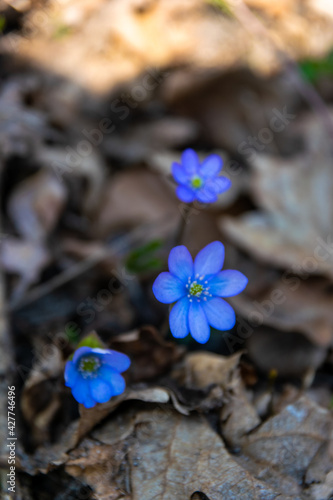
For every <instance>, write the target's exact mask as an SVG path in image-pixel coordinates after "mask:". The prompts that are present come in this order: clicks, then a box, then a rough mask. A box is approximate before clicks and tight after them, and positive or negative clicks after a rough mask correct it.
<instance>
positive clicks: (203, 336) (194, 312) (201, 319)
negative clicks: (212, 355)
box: [188, 300, 210, 344]
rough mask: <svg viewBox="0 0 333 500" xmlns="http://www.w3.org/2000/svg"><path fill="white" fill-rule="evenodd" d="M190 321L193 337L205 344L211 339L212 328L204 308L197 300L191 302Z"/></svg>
mask: <svg viewBox="0 0 333 500" xmlns="http://www.w3.org/2000/svg"><path fill="white" fill-rule="evenodd" d="M188 322H189V327H190V332H191V335H192V337H193V338H194V339H195V340H196V341H197V342H199V343H200V344H205V343H206V342H207V340H208V339H209V335H210V328H209V324H208V321H207V318H206V315H205V313H204V310H203V309H202V307H201V305H200V303H199V302H197V301H196V300H194V302H191V303H190V309H189V314H188Z"/></svg>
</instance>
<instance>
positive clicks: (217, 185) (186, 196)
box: [172, 149, 231, 203]
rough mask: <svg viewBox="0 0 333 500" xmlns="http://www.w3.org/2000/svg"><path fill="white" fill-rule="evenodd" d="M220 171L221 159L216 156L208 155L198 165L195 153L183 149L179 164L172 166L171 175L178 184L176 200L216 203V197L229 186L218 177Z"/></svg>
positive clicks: (227, 182)
mask: <svg viewBox="0 0 333 500" xmlns="http://www.w3.org/2000/svg"><path fill="white" fill-rule="evenodd" d="M221 169H222V159H221V158H220V157H219V156H218V155H215V154H212V155H209V156H207V158H206V159H205V160H204V161H203V162H202V163H201V164H200V161H199V158H198V155H197V153H196V152H195V151H193V149H185V151H184V152H183V154H182V162H181V164H179V163H173V164H172V175H173V177H174V179H175V181H176V182H177V183H178V184H179V186H178V188H177V190H176V194H177V196H178V198H179V199H180V200H181V201H184V202H185V203H191V202H192V201H194V200H198V201H200V202H201V203H214V202H215V201H217V195H218V194H220V193H223V192H224V191H226V190H227V189H229V188H230V186H231V182H230V180H229V179H227V178H226V177H221V176H219V173H220V170H221Z"/></svg>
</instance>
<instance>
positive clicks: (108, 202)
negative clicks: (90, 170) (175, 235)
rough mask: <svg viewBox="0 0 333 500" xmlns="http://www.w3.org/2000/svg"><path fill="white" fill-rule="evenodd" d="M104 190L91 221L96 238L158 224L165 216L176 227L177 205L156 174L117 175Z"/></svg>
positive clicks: (140, 171) (123, 173)
mask: <svg viewBox="0 0 333 500" xmlns="http://www.w3.org/2000/svg"><path fill="white" fill-rule="evenodd" d="M104 187H105V189H104V196H103V199H102V201H101V205H100V207H101V208H100V211H99V213H98V214H97V216H96V219H95V220H94V227H95V228H96V229H95V232H96V234H97V236H99V237H107V236H108V235H109V234H110V232H112V231H117V230H119V229H124V228H127V229H129V228H132V227H135V226H139V225H141V224H144V223H148V222H154V221H155V222H157V221H161V220H162V219H164V218H165V217H168V218H169V220H174V223H175V228H176V227H177V224H178V219H179V218H180V216H181V213H180V211H179V210H178V204H179V203H178V202H177V198H176V196H175V195H174V194H173V193H172V192H171V191H168V190H166V187H165V183H164V180H163V179H162V178H160V177H159V176H157V175H156V174H153V173H151V172H148V171H147V170H143V169H134V170H130V171H125V172H120V173H117V174H115V175H114V177H113V178H112V179H111V180H110V181H108V182H107V183H106V185H105V186H104ZM128 200H131V203H128Z"/></svg>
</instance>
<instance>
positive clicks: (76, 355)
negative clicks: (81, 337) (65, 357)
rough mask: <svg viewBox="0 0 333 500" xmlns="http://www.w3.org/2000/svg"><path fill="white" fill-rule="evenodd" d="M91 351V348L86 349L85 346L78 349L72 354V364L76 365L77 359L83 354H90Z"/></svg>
mask: <svg viewBox="0 0 333 500" xmlns="http://www.w3.org/2000/svg"><path fill="white" fill-rule="evenodd" d="M92 350H93V349H92V348H91V347H87V346H83V347H79V348H78V349H76V351H75V352H74V356H73V362H74V363H75V364H76V363H77V361H78V360H79V358H81V356H83V355H84V354H91V353H92Z"/></svg>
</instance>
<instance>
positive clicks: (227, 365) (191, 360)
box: [173, 351, 242, 390]
mask: <svg viewBox="0 0 333 500" xmlns="http://www.w3.org/2000/svg"><path fill="white" fill-rule="evenodd" d="M241 355H242V352H239V353H236V354H234V355H233V356H229V357H225V356H221V355H219V354H214V353H212V352H205V351H197V352H192V353H189V354H187V356H186V357H185V359H184V361H183V363H182V365H181V367H180V368H178V369H175V370H174V372H173V376H174V377H176V378H177V381H178V382H180V383H182V384H184V385H185V386H186V387H190V388H197V389H204V388H206V387H207V386H209V385H211V384H218V385H220V386H221V387H222V388H223V389H225V390H228V389H232V388H233V387H234V386H235V385H237V381H238V379H239V373H238V365H239V359H240V357H241Z"/></svg>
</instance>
